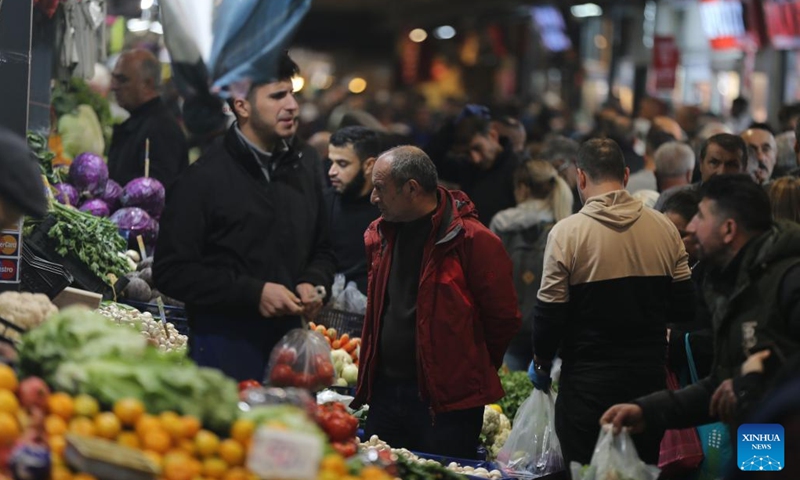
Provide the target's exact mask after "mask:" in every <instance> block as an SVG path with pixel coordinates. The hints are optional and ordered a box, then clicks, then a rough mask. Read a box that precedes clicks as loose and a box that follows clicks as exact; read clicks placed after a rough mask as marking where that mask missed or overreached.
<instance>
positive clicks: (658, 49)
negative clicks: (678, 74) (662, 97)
mask: <svg viewBox="0 0 800 480" xmlns="http://www.w3.org/2000/svg"><path fill="white" fill-rule="evenodd" d="M679 58H680V54H679V53H678V45H677V44H676V43H675V37H667V36H659V35H657V36H655V37H653V75H655V80H656V90H672V89H673V88H675V69H676V68H677V67H678V60H679Z"/></svg>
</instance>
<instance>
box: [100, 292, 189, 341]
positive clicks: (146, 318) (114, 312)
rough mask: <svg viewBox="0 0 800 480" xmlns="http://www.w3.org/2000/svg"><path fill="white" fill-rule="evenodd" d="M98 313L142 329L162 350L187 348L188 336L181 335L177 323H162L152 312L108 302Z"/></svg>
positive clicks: (149, 339)
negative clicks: (176, 326)
mask: <svg viewBox="0 0 800 480" xmlns="http://www.w3.org/2000/svg"><path fill="white" fill-rule="evenodd" d="M97 313H99V314H100V315H102V316H104V317H106V318H107V319H109V320H112V321H114V322H116V323H117V324H118V325H125V326H131V327H133V328H134V329H136V330H138V331H140V332H141V333H142V335H143V336H144V338H145V339H147V341H148V342H150V344H151V345H155V346H156V347H158V349H159V350H161V351H162V352H173V351H183V350H185V349H186V344H187V341H188V337H187V336H186V335H181V334H180V333H179V332H178V330H176V329H175V325H173V324H171V323H169V322H166V324H162V323H161V322H160V321H158V320H156V319H155V318H153V315H152V314H151V313H150V312H144V313H142V312H140V311H139V310H136V309H135V308H133V307H130V306H128V305H121V304H119V303H113V302H108V303H106V304H104V305H102V306H100V308H99V309H98V310H97Z"/></svg>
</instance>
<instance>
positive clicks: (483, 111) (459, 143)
mask: <svg viewBox="0 0 800 480" xmlns="http://www.w3.org/2000/svg"><path fill="white" fill-rule="evenodd" d="M453 126H454V132H455V136H454V138H453V140H454V142H453V144H454V146H455V147H457V148H458V147H465V146H467V145H469V143H470V142H471V141H472V139H473V138H474V137H475V135H486V134H488V133H489V129H490V128H491V126H492V116H491V114H490V113H489V109H488V108H486V107H484V106H483V105H472V104H470V105H467V106H466V107H464V109H463V110H462V111H461V113H460V114H459V115H458V117H457V118H456V119H455V120H454V122H453Z"/></svg>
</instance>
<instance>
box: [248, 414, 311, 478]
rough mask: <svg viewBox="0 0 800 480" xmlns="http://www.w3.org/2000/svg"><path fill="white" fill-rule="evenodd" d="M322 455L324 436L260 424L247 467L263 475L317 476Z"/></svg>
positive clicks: (263, 476)
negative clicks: (322, 437) (261, 425)
mask: <svg viewBox="0 0 800 480" xmlns="http://www.w3.org/2000/svg"><path fill="white" fill-rule="evenodd" d="M321 459H322V440H320V439H319V437H316V436H314V435H311V434H308V433H301V432H288V431H286V430H276V429H273V428H269V427H261V428H259V429H258V430H257V431H256V434H255V438H254V439H253V446H252V448H251V449H250V454H249V456H248V457H247V468H248V469H250V471H252V472H253V473H255V474H256V475H258V476H260V477H261V478H263V479H278V478H294V479H298V480H314V479H316V478H317V472H318V470H319V462H320V460H321Z"/></svg>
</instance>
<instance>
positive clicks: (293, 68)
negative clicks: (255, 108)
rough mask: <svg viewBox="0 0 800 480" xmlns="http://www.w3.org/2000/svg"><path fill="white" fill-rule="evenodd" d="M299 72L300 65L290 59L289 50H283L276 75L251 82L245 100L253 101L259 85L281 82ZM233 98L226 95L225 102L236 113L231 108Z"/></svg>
mask: <svg viewBox="0 0 800 480" xmlns="http://www.w3.org/2000/svg"><path fill="white" fill-rule="evenodd" d="M299 74H300V67H299V66H298V65H297V64H296V63H294V60H292V57H290V56H289V52H288V51H286V50H284V52H283V53H282V54H281V56H280V58H279V59H278V71H277V75H276V76H275V77H274V78H273V79H271V80H267V81H264V82H260V83H255V82H254V83H252V84H251V85H250V89H249V90H247V95H246V96H245V98H246V99H247V101H249V102H252V101H253V92H255V90H256V89H257V88H258V87H260V86H261V85H265V84H267V83H274V82H283V81H286V80H291V79H292V78H293V77H295V76H297V75H299ZM234 100H235V98H234V97H233V96H230V97H228V99H227V102H228V106H229V107H230V108H231V111H232V112H233V114H234V115H236V110H235V109H234V108H233V101H234Z"/></svg>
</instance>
